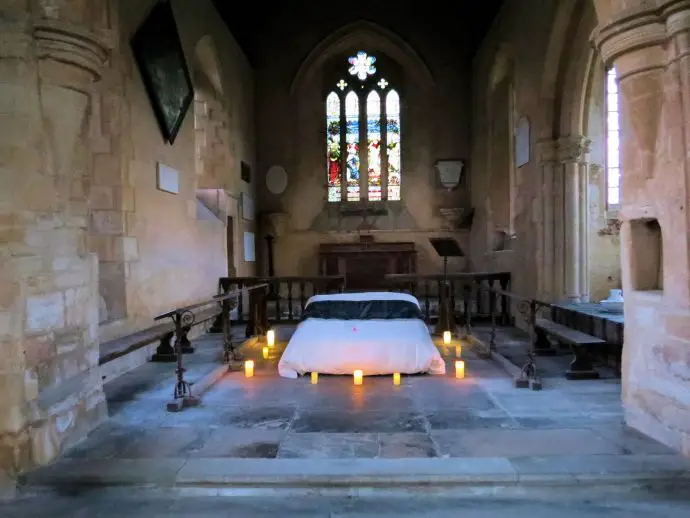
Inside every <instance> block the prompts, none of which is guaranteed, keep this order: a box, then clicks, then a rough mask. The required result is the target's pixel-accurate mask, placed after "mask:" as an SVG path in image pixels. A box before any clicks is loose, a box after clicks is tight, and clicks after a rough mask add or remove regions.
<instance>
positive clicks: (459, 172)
mask: <svg viewBox="0 0 690 518" xmlns="http://www.w3.org/2000/svg"><path fill="white" fill-rule="evenodd" d="M434 167H435V168H436V170H437V171H438V176H439V180H440V181H441V185H443V187H445V188H446V189H448V190H449V191H452V190H453V189H455V188H456V187H457V186H458V185H462V184H463V183H464V179H465V176H464V175H463V171H464V169H465V162H463V161H462V160H439V161H437V162H436V163H435V164H434Z"/></svg>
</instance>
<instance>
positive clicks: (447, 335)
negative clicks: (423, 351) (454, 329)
mask: <svg viewBox="0 0 690 518" xmlns="http://www.w3.org/2000/svg"><path fill="white" fill-rule="evenodd" d="M443 343H444V344H445V345H449V344H450V331H444V332H443Z"/></svg>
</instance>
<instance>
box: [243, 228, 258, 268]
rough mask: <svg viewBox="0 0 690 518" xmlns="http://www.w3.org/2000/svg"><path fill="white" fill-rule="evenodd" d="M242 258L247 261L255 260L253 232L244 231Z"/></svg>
mask: <svg viewBox="0 0 690 518" xmlns="http://www.w3.org/2000/svg"><path fill="white" fill-rule="evenodd" d="M244 260H245V261H246V262H248V263H253V262H254V261H255V256H254V232H245V233H244Z"/></svg>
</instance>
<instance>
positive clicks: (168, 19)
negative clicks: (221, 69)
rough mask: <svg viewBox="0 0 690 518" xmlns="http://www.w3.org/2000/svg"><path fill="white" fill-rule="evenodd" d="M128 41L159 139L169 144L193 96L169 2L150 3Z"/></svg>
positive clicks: (180, 124)
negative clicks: (148, 9) (156, 124)
mask: <svg viewBox="0 0 690 518" xmlns="http://www.w3.org/2000/svg"><path fill="white" fill-rule="evenodd" d="M130 44H131V46H132V51H133V53H134V59H135V60H136V63H137V66H138V67H139V72H140V73H141V78H142V81H143V83H144V88H145V89H146V93H147V94H148V96H149V100H150V102H151V107H152V108H153V113H154V115H155V117H156V121H158V125H159V126H160V129H161V133H162V134H163V138H164V140H165V141H166V142H168V143H169V144H170V145H172V144H173V143H174V142H175V138H176V137H177V133H178V132H179V131H180V127H181V126H182V121H183V120H184V117H185V115H186V113H187V111H188V110H189V106H190V105H191V103H192V100H193V99H194V87H193V86H192V80H191V78H190V76H189V70H188V68H187V62H186V61H185V57H184V53H183V52H182V45H181V43H180V36H179V34H178V32H177V25H176V24H175V15H174V14H173V10H172V6H171V5H170V1H165V2H158V3H156V4H155V5H154V6H153V9H151V11H150V12H149V15H148V16H147V17H146V19H145V20H144V22H143V23H142V24H141V25H140V26H139V28H138V29H137V31H136V32H135V33H134V36H133V37H132V39H131V41H130Z"/></svg>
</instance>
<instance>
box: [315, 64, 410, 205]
mask: <svg viewBox="0 0 690 518" xmlns="http://www.w3.org/2000/svg"><path fill="white" fill-rule="evenodd" d="M348 61H349V63H350V67H349V68H348V69H347V72H348V73H349V75H350V76H351V77H350V78H349V79H350V81H352V83H354V84H352V85H350V84H348V83H347V81H346V80H345V79H344V78H341V79H340V80H339V81H338V82H337V83H336V85H335V88H334V90H333V91H331V92H330V93H329V94H328V95H327V97H326V156H327V161H326V169H327V180H328V201H329V202H341V201H351V202H354V201H360V200H362V199H366V200H368V201H385V200H390V201H396V200H399V199H400V182H401V179H402V168H401V153H400V145H401V140H400V95H399V94H398V92H397V91H395V90H394V89H392V88H389V87H388V86H389V83H388V81H387V80H386V79H385V78H383V77H380V76H377V75H376V74H377V70H376V67H375V66H374V63H375V62H376V58H375V57H374V56H370V55H368V54H367V53H366V52H362V51H360V52H358V53H357V55H356V56H352V57H350V58H349V59H348ZM362 143H366V145H361V144H362ZM343 186H345V188H344V189H343Z"/></svg>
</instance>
